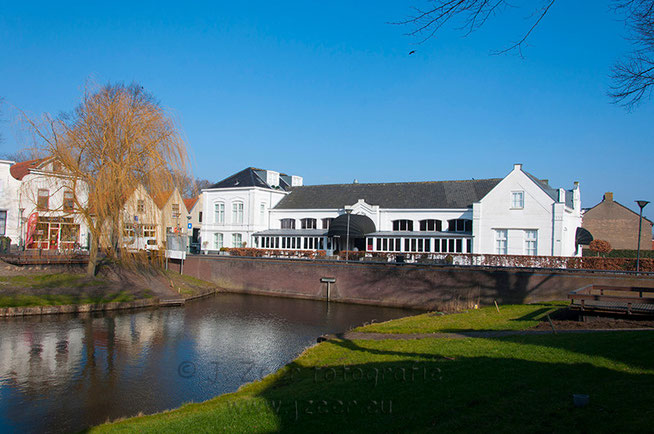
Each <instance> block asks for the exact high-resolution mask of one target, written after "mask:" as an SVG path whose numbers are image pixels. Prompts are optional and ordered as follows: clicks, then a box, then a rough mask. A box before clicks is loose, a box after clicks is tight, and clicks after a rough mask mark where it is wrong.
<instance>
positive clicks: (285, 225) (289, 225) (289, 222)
mask: <svg viewBox="0 0 654 434" xmlns="http://www.w3.org/2000/svg"><path fill="white" fill-rule="evenodd" d="M280 222H281V224H282V229H295V219H281V220H280Z"/></svg>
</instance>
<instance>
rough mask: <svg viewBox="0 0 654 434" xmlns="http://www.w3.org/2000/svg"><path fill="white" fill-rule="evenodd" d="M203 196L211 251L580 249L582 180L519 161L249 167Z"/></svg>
mask: <svg viewBox="0 0 654 434" xmlns="http://www.w3.org/2000/svg"><path fill="white" fill-rule="evenodd" d="M203 195H204V199H205V201H204V207H203V209H204V216H205V218H204V222H203V226H202V240H203V243H202V244H203V246H202V250H203V251H204V252H205V253H207V252H212V251H217V250H220V248H222V247H240V246H243V245H247V246H249V247H255V248H262V249H272V250H325V251H326V252H327V254H332V253H334V252H335V251H340V250H345V249H348V250H360V251H363V250H365V251H367V252H373V253H374V252H385V253H433V254H442V253H475V254H501V255H530V256H535V255H539V256H575V255H578V254H580V250H579V249H578V245H577V239H576V233H577V229H578V228H580V227H581V198H580V192H579V185H578V183H575V185H574V188H573V189H571V190H564V189H554V188H552V187H550V186H549V184H548V183H547V181H545V180H540V179H538V178H536V177H534V176H533V175H531V174H529V173H528V172H525V171H523V170H522V165H520V164H516V165H514V168H513V170H512V171H511V172H510V173H509V174H508V175H507V176H505V177H504V178H495V179H480V180H475V179H472V180H462V181H434V182H406V183H378V184H359V183H353V184H337V185H314V186H303V185H302V178H300V177H290V176H286V175H280V174H279V173H278V172H272V171H267V170H261V169H254V168H248V169H245V170H243V171H241V172H239V173H237V174H235V175H233V176H231V177H229V178H227V179H225V180H223V181H221V182H219V183H217V184H215V185H214V186H212V187H211V188H209V189H206V190H203ZM348 243H349V244H348Z"/></svg>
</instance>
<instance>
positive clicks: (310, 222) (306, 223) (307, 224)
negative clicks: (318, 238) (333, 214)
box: [301, 218, 316, 229]
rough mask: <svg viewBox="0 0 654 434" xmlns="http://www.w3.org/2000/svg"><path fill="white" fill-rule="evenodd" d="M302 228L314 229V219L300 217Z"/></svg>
mask: <svg viewBox="0 0 654 434" xmlns="http://www.w3.org/2000/svg"><path fill="white" fill-rule="evenodd" d="M301 222H302V229H316V219H312V218H306V219H302V220H301Z"/></svg>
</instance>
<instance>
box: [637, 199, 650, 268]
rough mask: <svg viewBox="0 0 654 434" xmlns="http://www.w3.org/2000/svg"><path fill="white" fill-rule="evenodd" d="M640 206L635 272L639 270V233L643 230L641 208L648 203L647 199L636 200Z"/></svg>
mask: <svg viewBox="0 0 654 434" xmlns="http://www.w3.org/2000/svg"><path fill="white" fill-rule="evenodd" d="M636 203H637V204H638V206H639V207H640V219H639V220H638V251H637V252H636V273H637V272H639V271H640V234H641V232H642V230H643V208H645V205H647V204H648V203H649V201H647V200H637V201H636Z"/></svg>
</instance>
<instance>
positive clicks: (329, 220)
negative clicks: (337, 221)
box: [322, 218, 334, 229]
mask: <svg viewBox="0 0 654 434" xmlns="http://www.w3.org/2000/svg"><path fill="white" fill-rule="evenodd" d="M332 221H334V219H333V218H326V219H322V228H323V229H329V227H330V226H331V225H332Z"/></svg>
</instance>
